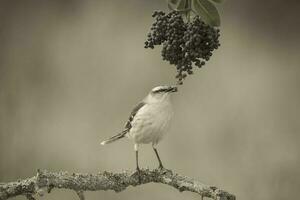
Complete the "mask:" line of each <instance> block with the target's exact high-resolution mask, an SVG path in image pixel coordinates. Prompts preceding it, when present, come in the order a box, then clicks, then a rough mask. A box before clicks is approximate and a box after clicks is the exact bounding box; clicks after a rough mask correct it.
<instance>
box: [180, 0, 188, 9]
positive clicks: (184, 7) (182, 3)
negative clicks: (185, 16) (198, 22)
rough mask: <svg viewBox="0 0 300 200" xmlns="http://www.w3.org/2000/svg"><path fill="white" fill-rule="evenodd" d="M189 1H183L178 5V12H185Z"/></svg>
mask: <svg viewBox="0 0 300 200" xmlns="http://www.w3.org/2000/svg"><path fill="white" fill-rule="evenodd" d="M187 1H189V0H181V1H180V2H179V3H178V5H177V10H179V11H180V10H184V9H186V5H187Z"/></svg>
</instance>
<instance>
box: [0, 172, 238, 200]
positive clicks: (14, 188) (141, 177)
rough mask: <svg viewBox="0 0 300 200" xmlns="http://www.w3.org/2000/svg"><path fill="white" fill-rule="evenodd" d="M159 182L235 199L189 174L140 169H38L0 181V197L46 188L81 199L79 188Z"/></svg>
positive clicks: (119, 187)
mask: <svg viewBox="0 0 300 200" xmlns="http://www.w3.org/2000/svg"><path fill="white" fill-rule="evenodd" d="M150 182H154V183H162V184H166V185H170V186H172V187H174V188H176V189H178V190H179V191H180V192H183V191H190V192H195V193H198V194H199V195H201V197H208V198H212V199H216V200H235V196H234V195H232V194H230V193H228V192H226V191H224V190H221V189H218V188H217V187H214V186H208V185H205V184H203V183H200V182H198V181H196V180H193V179H191V178H189V177H186V176H182V175H179V174H176V173H173V172H172V171H171V170H158V169H156V170H149V169H143V170H141V171H140V173H139V174H138V173H132V172H128V171H126V172H122V173H112V172H103V173H98V174H79V173H73V174H68V173H67V172H49V171H47V170H38V173H37V175H36V176H34V177H32V178H28V179H24V180H20V181H16V182H10V183H0V200H6V199H8V198H11V197H14V196H18V195H24V196H26V197H27V198H28V199H34V197H33V195H35V194H40V195H41V194H43V192H42V190H43V189H44V188H47V191H48V192H51V190H52V189H53V188H64V189H70V190H74V191H75V192H76V193H77V194H78V196H79V198H80V199H84V195H83V191H97V190H114V191H116V192H121V191H123V190H125V189H126V188H127V187H128V186H138V185H142V184H146V183H150Z"/></svg>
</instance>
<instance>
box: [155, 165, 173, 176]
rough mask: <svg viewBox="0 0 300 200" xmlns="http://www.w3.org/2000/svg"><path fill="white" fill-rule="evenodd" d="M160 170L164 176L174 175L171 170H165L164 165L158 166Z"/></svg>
mask: <svg viewBox="0 0 300 200" xmlns="http://www.w3.org/2000/svg"><path fill="white" fill-rule="evenodd" d="M158 170H159V172H160V173H162V174H166V173H172V171H171V170H169V169H167V168H165V167H164V166H163V165H159V166H158Z"/></svg>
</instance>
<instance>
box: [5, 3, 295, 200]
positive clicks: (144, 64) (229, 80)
mask: <svg viewBox="0 0 300 200" xmlns="http://www.w3.org/2000/svg"><path fill="white" fill-rule="evenodd" d="M299 4H300V3H299V1H297V0H295V1H279V0H273V1H272V0H266V1H260V0H248V1H246V0H232V1H231V0H227V1H226V3H225V4H224V5H223V6H220V14H221V16H222V28H221V29H222V32H221V34H222V35H221V38H220V39H221V43H222V46H221V47H220V49H218V50H217V51H216V52H215V53H214V55H213V57H212V59H211V61H210V62H209V63H208V64H207V65H206V66H205V67H204V68H203V69H201V70H197V71H195V75H193V76H191V77H189V78H188V79H187V80H186V82H185V84H184V85H183V87H181V88H180V92H179V93H178V94H176V95H175V96H174V98H173V102H174V105H175V116H174V120H173V123H172V125H171V129H170V131H169V135H168V136H167V137H166V139H165V140H164V141H163V142H162V143H161V145H160V147H159V150H160V154H161V157H162V160H163V161H164V163H165V166H166V167H168V168H171V169H174V170H175V171H177V172H178V173H182V174H184V175H187V176H191V177H195V178H196V179H198V180H201V181H203V182H204V183H208V184H212V185H216V186H220V187H222V188H224V189H226V190H228V191H230V192H232V193H234V194H236V195H237V197H238V199H241V200H253V199H256V200H282V199H298V198H299V187H300V180H299V177H300V170H299V168H300V156H299V151H300V146H299V144H300V142H299V141H300V136H299V131H300V120H299V118H300V114H299V113H300V92H299V86H300V68H299V67H300V66H299V61H300V58H299V56H300V50H299V47H300V45H299V44H300V39H299V35H300V31H299V24H300V20H299V19H300V14H299V10H300V5H299ZM155 9H166V4H165V1H164V0H151V1H150V0H126V1H121V0H118V1H117V0H110V1H104V0H98V1H89V0H87V1H83V0H82V1H80V0H77V1H75V0H70V1H67V0H64V1H54V0H52V1H50V0H49V1H44V0H39V1H38V0H36V1H30V0H29V1H16V0H6V1H4V0H1V1H0V182H7V181H13V180H16V179H18V178H25V177H30V176H33V175H34V174H35V173H36V169H38V168H41V169H49V170H53V171H58V170H67V171H70V172H85V173H95V172H98V171H103V170H112V171H122V170H124V169H134V167H135V157H134V152H133V145H132V143H131V142H129V141H126V140H123V141H121V142H118V143H115V144H111V145H109V146H105V147H103V146H100V141H101V140H102V139H105V138H107V137H109V136H111V135H113V134H115V133H118V132H119V131H120V130H121V129H122V127H123V125H124V123H125V121H126V120H127V117H128V115H129V113H130V111H131V109H132V107H133V106H134V105H135V104H136V103H137V102H138V101H139V100H140V99H141V98H143V97H144V96H145V95H146V93H147V92H148V90H150V89H151V88H152V87H154V86H156V85H160V84H171V83H173V82H174V80H175V79H174V78H173V77H174V76H175V68H174V67H172V66H170V65H168V63H166V62H163V61H161V57H160V50H159V48H157V49H155V50H145V49H144V48H143V42H144V39H145V38H146V34H147V32H148V30H149V27H150V25H151V23H152V18H151V17H150V16H151V13H152V11H153V10H155ZM140 155H141V166H143V167H149V168H154V167H156V166H157V161H156V158H155V155H154V153H153V152H152V149H151V147H150V146H145V147H144V148H142V149H141V152H140ZM87 197H88V198H87V199H89V200H92V199H107V200H117V199H120V200H121V199H122V200H124V199H143V200H153V199H174V200H179V199H195V200H196V199H200V198H199V196H197V195H196V194H192V193H179V192H178V191H176V190H174V189H172V188H170V187H168V186H164V185H160V184H148V185H144V186H141V187H138V188H133V187H130V188H128V189H127V190H126V191H124V192H122V193H119V194H116V193H114V192H112V191H107V192H104V191H100V192H88V193H87ZM76 198H77V197H76V195H75V193H74V192H71V191H64V190H54V191H53V192H52V193H51V194H49V195H46V196H45V197H43V198H41V199H45V200H46V199H47V200H50V199H76ZM17 199H24V197H19V198H17Z"/></svg>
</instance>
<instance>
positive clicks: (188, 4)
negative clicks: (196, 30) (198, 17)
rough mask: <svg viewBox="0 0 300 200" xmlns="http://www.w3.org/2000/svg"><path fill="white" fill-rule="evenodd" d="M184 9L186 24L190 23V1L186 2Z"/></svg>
mask: <svg viewBox="0 0 300 200" xmlns="http://www.w3.org/2000/svg"><path fill="white" fill-rule="evenodd" d="M186 9H187V12H186V19H187V21H188V22H190V21H191V10H192V8H191V0H187V2H186Z"/></svg>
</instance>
